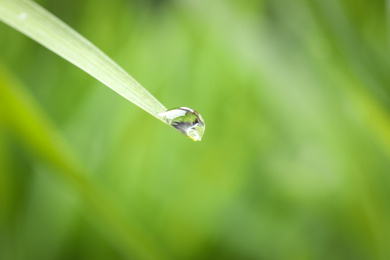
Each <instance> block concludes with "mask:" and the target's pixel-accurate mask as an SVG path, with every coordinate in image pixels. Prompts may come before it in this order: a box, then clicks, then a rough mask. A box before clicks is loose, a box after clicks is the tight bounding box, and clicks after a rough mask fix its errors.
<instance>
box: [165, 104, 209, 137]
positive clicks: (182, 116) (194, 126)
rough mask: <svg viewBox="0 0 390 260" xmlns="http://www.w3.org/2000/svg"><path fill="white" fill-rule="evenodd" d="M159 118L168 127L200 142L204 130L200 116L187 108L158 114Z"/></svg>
mask: <svg viewBox="0 0 390 260" xmlns="http://www.w3.org/2000/svg"><path fill="white" fill-rule="evenodd" d="M159 116H160V117H161V118H162V119H163V120H164V121H165V122H166V123H167V124H169V125H171V126H173V127H174V128H176V129H177V130H179V131H180V132H182V133H184V134H185V135H187V136H188V137H189V138H191V139H192V140H194V141H200V140H201V139H202V136H203V134H204V130H205V128H206V126H205V123H204V120H203V118H202V116H201V115H199V113H198V112H196V111H195V110H193V109H191V108H188V107H179V108H173V109H170V110H167V111H165V112H163V113H160V114H159Z"/></svg>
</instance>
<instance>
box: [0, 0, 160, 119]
mask: <svg viewBox="0 0 390 260" xmlns="http://www.w3.org/2000/svg"><path fill="white" fill-rule="evenodd" d="M0 20H1V21H3V22H4V23H6V24H8V25H9V26H11V27H13V28H14V29H16V30H18V31H20V32H21V33H23V34H25V35H27V36H28V37H30V38H31V39H33V40H35V41H37V42H38V43H40V44H42V45H43V46H45V47H46V48H48V49H50V50H51V51H53V52H54V53H56V54H58V55H59V56H61V57H62V58H64V59H66V60H68V61H69V62H71V63H73V64H74V65H76V66H77V67H79V68H81V69H82V70H84V71H86V72H87V73H89V74H90V75H91V76H93V77H95V78H96V79H97V80H99V81H101V82H102V83H103V84H105V85H107V86H108V87H110V88H111V89H112V90H114V91H115V92H117V93H118V94H120V95H121V96H123V97H124V98H126V99H128V100H129V101H131V102H132V103H134V104H135V105H137V106H139V107H140V108H142V109H143V110H145V111H146V112H148V113H149V114H151V115H153V116H154V117H156V118H157V119H160V120H161V121H162V122H164V123H165V121H164V120H162V119H161V117H160V116H158V114H159V113H162V112H165V111H166V110H167V109H166V108H165V107H164V106H163V105H162V104H161V103H160V102H159V101H158V100H157V99H156V98H155V97H154V96H153V95H151V94H150V93H149V92H148V91H147V90H146V89H145V88H144V87H142V86H141V85H140V84H139V83H138V82H137V81H136V80H135V79H134V78H132V77H131V76H130V75H129V74H128V73H127V72H125V71H124V70H123V69H122V68H121V67H120V66H119V65H118V64H116V63H115V62H114V61H113V60H112V59H110V58H109V57H108V56H107V55H106V54H104V53H103V52H102V51H101V50H99V49H98V48H97V47H96V46H94V45H93V44H92V43H91V42H89V41H88V40H86V39H85V38H84V37H83V36H81V35H80V34H78V33H77V32H76V31H74V30H73V29H72V28H70V27H69V26H68V25H66V24H65V23H64V22H62V21H61V20H59V19H58V18H57V17H55V16H54V15H52V14H51V13H49V12H48V11H46V10H45V9H44V8H42V7H41V6H39V5H38V4H36V3H34V2H32V1H30V0H0Z"/></svg>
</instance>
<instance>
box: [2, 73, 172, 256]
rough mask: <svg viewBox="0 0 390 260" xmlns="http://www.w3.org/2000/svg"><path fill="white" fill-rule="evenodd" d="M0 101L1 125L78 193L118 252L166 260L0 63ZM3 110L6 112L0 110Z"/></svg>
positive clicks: (157, 247)
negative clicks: (105, 191)
mask: <svg viewBox="0 0 390 260" xmlns="http://www.w3.org/2000/svg"><path fill="white" fill-rule="evenodd" d="M0 104H2V110H1V111H0V125H4V126H6V127H5V129H7V130H8V131H10V132H11V133H13V134H15V135H16V136H18V137H19V138H20V140H23V142H24V143H25V144H26V145H27V146H28V147H29V148H30V149H31V150H32V151H34V152H35V153H36V154H38V155H39V157H40V158H42V159H43V160H44V161H46V162H47V163H49V164H50V165H52V166H54V167H55V168H56V169H58V171H53V172H58V173H59V174H60V177H62V178H63V179H65V180H66V181H67V182H68V183H69V184H70V186H71V188H72V189H74V190H75V191H76V192H77V193H78V194H79V196H80V198H81V199H82V200H83V201H84V202H85V204H84V205H85V206H86V207H87V212H89V213H88V214H87V215H88V216H92V217H93V218H95V219H97V220H98V223H100V225H99V228H100V229H101V230H103V231H104V232H106V233H108V235H109V237H111V240H112V242H113V244H114V245H115V246H116V247H118V248H119V249H120V251H121V252H123V253H124V254H125V255H127V256H129V257H133V256H134V255H136V256H138V257H140V258H141V259H165V257H164V256H163V253H162V251H161V250H160V248H159V246H158V245H157V244H156V243H155V242H154V241H152V240H151V239H150V238H149V237H148V236H147V235H146V233H145V232H143V231H141V230H140V229H139V228H138V227H137V225H136V224H134V223H132V222H131V219H129V218H127V217H126V216H125V213H124V212H122V211H121V209H120V207H118V206H117V205H116V204H115V203H114V201H113V200H110V199H109V196H108V195H107V194H105V193H104V192H103V190H102V189H100V188H99V187H98V186H97V185H96V184H95V183H94V182H93V181H92V180H90V179H89V178H87V177H86V174H85V173H86V170H85V167H84V166H83V165H82V164H81V163H80V162H79V160H78V159H77V157H76V156H75V153H74V152H73V151H72V149H71V148H70V147H69V146H68V145H67V143H66V142H65V141H64V138H62V136H61V135H60V134H59V132H58V131H56V129H55V128H54V126H52V124H51V123H50V121H49V120H48V119H47V117H46V116H45V113H44V112H43V111H42V110H41V109H40V108H39V107H38V105H37V104H35V102H34V101H33V99H32V98H31V97H29V95H28V94H27V93H26V92H24V91H23V88H21V87H20V86H19V84H18V83H17V82H16V80H14V79H13V77H11V76H10V73H9V72H8V71H6V70H5V69H4V68H2V67H1V66H0ZM4 111H7V113H3V112H4ZM0 166H1V164H0ZM0 178H1V176H0ZM0 194H1V193H0ZM2 204H4V203H2ZM0 206H1V204H0Z"/></svg>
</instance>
